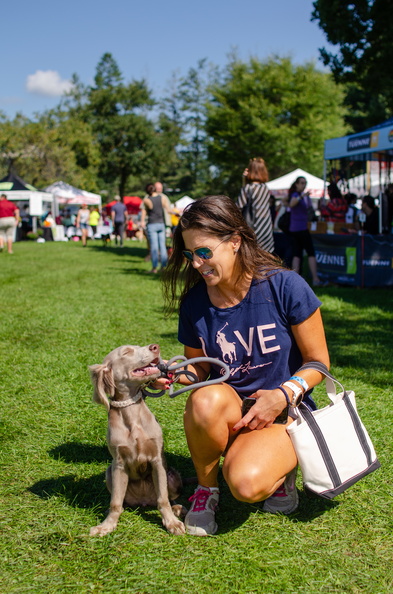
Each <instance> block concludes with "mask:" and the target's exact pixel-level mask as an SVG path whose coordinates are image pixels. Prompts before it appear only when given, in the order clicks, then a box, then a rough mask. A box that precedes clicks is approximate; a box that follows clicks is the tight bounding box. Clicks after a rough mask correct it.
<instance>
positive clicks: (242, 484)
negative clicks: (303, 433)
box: [223, 421, 297, 503]
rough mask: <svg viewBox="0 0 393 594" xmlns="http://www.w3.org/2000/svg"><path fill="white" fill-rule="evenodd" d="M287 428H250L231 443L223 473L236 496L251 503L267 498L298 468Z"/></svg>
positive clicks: (280, 426) (279, 426)
mask: <svg viewBox="0 0 393 594" xmlns="http://www.w3.org/2000/svg"><path fill="white" fill-rule="evenodd" d="M290 422H292V421H290ZM285 427H286V426H285V425H279V424H274V425H272V426H271V427H269V428H267V429H266V428H265V429H261V430H255V431H249V430H247V429H246V430H243V431H242V432H240V434H239V435H238V436H237V437H236V439H235V440H234V442H233V443H232V444H231V446H230V447H229V449H228V452H227V454H226V457H225V461H224V464H223V474H224V478H225V480H226V482H227V484H228V486H229V488H230V490H231V492H232V494H233V496H234V497H235V498H236V499H238V500H240V501H247V502H250V503H253V502H256V501H262V500H264V499H267V498H268V497H270V496H271V495H272V494H273V493H274V492H275V491H276V489H277V488H278V487H279V486H280V485H281V484H282V483H283V482H284V480H285V477H286V475H287V474H288V473H289V472H290V471H291V470H293V469H294V468H295V467H296V465H297V458H296V454H295V450H294V449H293V446H292V442H291V440H290V437H289V435H288V434H287V432H286V429H285Z"/></svg>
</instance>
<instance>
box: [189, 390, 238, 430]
mask: <svg viewBox="0 0 393 594" xmlns="http://www.w3.org/2000/svg"><path fill="white" fill-rule="evenodd" d="M229 390H231V388H229ZM237 401H239V402H240V399H239V398H238V397H237V396H234V403H236V404H235V406H236V407H237V409H238V412H239V414H240V404H239V402H237ZM229 405H230V402H228V386H225V385H221V384H217V385H216V386H215V385H213V386H206V387H204V388H199V389H198V390H195V391H194V392H192V394H191V395H190V397H189V398H188V400H187V403H186V409H185V418H187V417H192V418H194V419H197V420H198V424H202V425H204V424H205V423H210V422H211V420H212V419H221V420H224V419H225V418H226V416H227V414H228V412H229V410H230V409H231V407H230V406H229Z"/></svg>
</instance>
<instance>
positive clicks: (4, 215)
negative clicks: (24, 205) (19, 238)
mask: <svg viewBox="0 0 393 594" xmlns="http://www.w3.org/2000/svg"><path fill="white" fill-rule="evenodd" d="M18 220H19V208H18V207H17V206H16V205H15V204H14V203H13V202H11V201H10V200H8V198H7V195H6V194H2V195H1V196H0V251H3V249H4V244H5V243H7V251H8V253H9V254H13V253H14V252H13V251H12V242H13V240H14V233H15V227H16V225H17V224H18Z"/></svg>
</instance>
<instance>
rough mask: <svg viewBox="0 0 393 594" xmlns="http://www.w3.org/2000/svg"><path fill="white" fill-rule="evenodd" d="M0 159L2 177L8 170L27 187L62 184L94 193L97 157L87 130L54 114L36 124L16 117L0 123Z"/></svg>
mask: <svg viewBox="0 0 393 594" xmlns="http://www.w3.org/2000/svg"><path fill="white" fill-rule="evenodd" d="M0 157H1V162H2V171H3V173H4V174H5V173H6V172H7V171H9V170H10V169H11V168H12V169H13V170H14V171H16V173H17V174H18V175H20V176H21V177H22V178H24V179H25V180H26V181H27V182H29V183H30V184H31V185H33V186H35V187H37V188H42V187H45V186H47V185H49V184H51V183H53V182H54V181H58V180H60V179H61V180H63V181H66V182H68V183H71V184H73V185H77V186H81V187H84V188H86V189H89V190H92V191H94V190H96V189H97V187H96V176H97V169H96V168H97V164H98V153H97V150H96V147H95V145H94V140H93V136H92V133H91V129H90V127H89V126H88V124H86V123H85V122H83V121H81V120H77V119H75V118H72V119H71V118H64V116H63V117H62V118H60V117H59V113H58V112H57V111H56V110H55V111H53V112H47V113H45V114H43V115H42V116H40V118H39V120H38V121H35V122H34V121H31V120H29V119H28V118H26V117H24V116H22V115H20V114H19V115H17V116H16V117H15V118H14V119H13V120H12V121H11V120H7V119H6V118H3V119H2V121H1V122H0Z"/></svg>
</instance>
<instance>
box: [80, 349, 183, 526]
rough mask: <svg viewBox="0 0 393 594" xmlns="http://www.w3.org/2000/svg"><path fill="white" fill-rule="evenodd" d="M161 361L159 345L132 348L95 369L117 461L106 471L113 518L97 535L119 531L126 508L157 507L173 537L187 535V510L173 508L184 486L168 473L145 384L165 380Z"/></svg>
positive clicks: (115, 353)
mask: <svg viewBox="0 0 393 594" xmlns="http://www.w3.org/2000/svg"><path fill="white" fill-rule="evenodd" d="M159 360H160V347H159V346H158V344H150V345H148V346H144V347H140V346H133V345H126V346H121V347H118V348H117V349H115V350H113V351H112V352H110V353H109V354H108V355H107V356H106V357H105V359H104V361H103V363H102V364H100V365H91V366H90V368H89V369H90V374H91V380H92V382H93V386H94V394H93V400H94V401H95V402H98V403H100V404H103V405H104V406H105V407H106V409H107V410H108V432H107V442H108V448H109V451H110V453H111V454H112V457H113V461H112V464H111V465H110V466H109V468H108V469H107V471H106V484H107V487H108V489H109V491H110V492H111V503H110V508H109V513H108V515H107V517H106V518H105V520H104V521H103V522H102V523H101V524H99V525H98V526H95V527H94V528H92V529H91V530H90V535H91V536H95V535H100V536H104V535H105V534H109V532H112V531H113V530H115V528H116V526H117V523H118V520H119V517H120V514H121V513H122V511H123V504H125V505H129V506H135V505H153V506H157V507H158V509H159V511H160V513H161V516H162V523H163V525H164V526H165V528H166V529H167V530H168V531H169V532H171V533H172V534H184V532H185V529H184V524H183V522H181V521H180V520H179V519H178V517H179V516H180V515H181V514H182V513H183V511H184V510H183V508H182V506H181V505H174V506H173V507H171V504H170V500H173V499H175V498H176V497H177V496H178V495H179V491H180V489H181V486H182V481H181V478H180V475H179V474H178V473H177V472H176V471H175V470H173V469H169V470H167V467H166V461H165V457H164V451H163V450H164V446H163V439H162V431H161V427H160V425H159V424H158V422H157V420H156V418H155V416H154V415H153V413H152V412H151V411H150V410H149V408H148V407H147V405H146V403H145V400H144V398H143V394H142V392H141V388H142V386H143V385H145V384H147V383H148V382H150V381H154V380H155V379H157V378H158V377H159V376H160V371H159V370H158V368H157V364H158V363H159ZM107 395H109V396H110V400H109V399H108V397H107Z"/></svg>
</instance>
